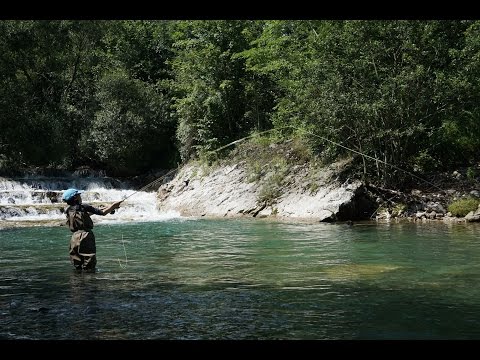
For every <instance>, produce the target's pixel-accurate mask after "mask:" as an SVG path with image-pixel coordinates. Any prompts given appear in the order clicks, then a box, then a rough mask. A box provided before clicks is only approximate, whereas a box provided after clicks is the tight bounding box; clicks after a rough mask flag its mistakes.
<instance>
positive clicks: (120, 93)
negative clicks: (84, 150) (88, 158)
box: [87, 72, 173, 175]
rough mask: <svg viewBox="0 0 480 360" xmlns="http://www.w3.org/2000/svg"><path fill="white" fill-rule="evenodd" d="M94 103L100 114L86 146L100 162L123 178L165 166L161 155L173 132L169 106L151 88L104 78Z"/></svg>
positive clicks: (118, 75)
mask: <svg viewBox="0 0 480 360" xmlns="http://www.w3.org/2000/svg"><path fill="white" fill-rule="evenodd" d="M97 99H98V103H99V108H100V110H99V111H98V112H97V113H96V115H95V119H94V121H93V123H92V128H91V132H90V138H89V139H87V145H88V147H89V148H90V149H93V150H94V154H95V156H98V158H99V160H100V161H101V162H103V163H104V164H105V165H107V167H108V168H109V169H111V170H112V171H114V172H116V173H119V174H123V175H132V174H136V173H138V172H142V171H146V170H147V169H148V168H149V167H150V166H152V165H155V166H165V165H167V164H168V158H165V156H164V153H165V152H167V153H168V151H169V149H168V139H169V136H170V135H171V133H172V131H173V128H172V122H171V119H170V117H169V111H168V108H169V104H168V100H166V99H165V98H164V96H163V95H162V94H161V93H158V92H157V91H156V89H155V87H154V86H151V85H150V86H148V85H146V84H145V83H144V82H143V81H140V80H135V79H131V78H129V77H128V76H127V75H126V74H121V73H118V72H117V73H114V74H107V75H105V76H104V77H103V78H102V79H101V81H100V83H99V92H98V93H97ZM92 156H93V154H92Z"/></svg>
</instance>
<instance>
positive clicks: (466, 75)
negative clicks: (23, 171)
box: [0, 20, 480, 198]
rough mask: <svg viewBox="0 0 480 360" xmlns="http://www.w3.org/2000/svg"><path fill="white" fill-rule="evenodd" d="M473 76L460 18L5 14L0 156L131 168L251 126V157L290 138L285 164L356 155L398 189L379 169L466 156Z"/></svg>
mask: <svg viewBox="0 0 480 360" xmlns="http://www.w3.org/2000/svg"><path fill="white" fill-rule="evenodd" d="M479 77H480V21H472V20H467V21H464V20H441V21H438V20H421V21H418V20H415V21H405V20H394V21H392V20H388V21H380V20H368V21H363V20H346V21H338V20H335V21H328V20H268V21H260V20H208V21H198V20H194V21H190V20H179V21H131V20H126V21H124V20H118V21H117V20H115V21H75V20H68V21H58V20H53V21H48V20H38V21H24V20H5V21H2V22H0V112H1V114H2V116H1V117H0V129H1V131H0V153H1V155H2V162H3V163H4V164H7V163H8V164H20V166H50V165H53V166H57V165H58V166H62V167H75V166H78V165H90V166H94V167H106V168H108V169H109V170H111V171H112V172H116V173H117V174H135V173H138V172H143V171H147V170H148V169H150V168H151V167H159V166H161V167H167V166H172V165H174V164H175V165H177V163H178V162H179V161H180V160H183V161H187V160H188V159H192V158H198V157H200V158H202V159H204V161H206V162H207V163H213V162H215V161H216V160H217V159H218V158H220V157H221V156H225V154H228V153H229V151H230V149H227V150H225V152H218V153H215V154H214V153H213V152H212V151H214V150H216V149H218V148H219V147H221V146H223V145H226V144H228V143H230V142H232V141H235V140H237V139H240V138H243V137H245V136H247V135H248V134H251V133H252V131H256V132H257V133H258V134H259V135H258V137H257V136H255V137H254V139H253V142H252V143H250V144H249V145H248V146H250V147H252V149H253V148H255V147H253V145H252V144H254V142H255V141H256V142H257V148H255V149H256V150H258V149H263V150H261V151H260V152H262V151H264V150H265V151H266V152H267V153H268V152H270V153H269V154H270V155H269V156H270V158H268V157H265V159H268V160H265V161H264V162H263V165H265V164H267V163H268V162H269V161H270V160H271V152H272V151H275V150H274V148H275V146H276V144H280V143H283V142H284V141H286V140H288V139H291V143H290V145H289V147H290V153H289V155H288V156H289V160H288V161H289V162H293V161H296V162H297V163H302V162H307V161H310V160H311V159H312V157H314V156H317V155H318V156H320V157H321V159H323V161H325V162H331V161H334V160H336V159H338V158H341V157H343V156H345V155H348V156H351V155H352V152H354V154H355V156H359V157H358V159H359V161H358V162H357V163H358V164H357V166H358V169H357V171H362V172H363V173H362V176H363V177H364V178H366V179H373V180H376V181H378V182H380V183H383V185H386V186H401V185H402V184H405V183H406V181H407V180H411V179H409V178H408V176H409V175H407V174H406V173H403V172H399V171H394V170H393V168H392V167H391V166H389V165H388V164H390V165H394V166H395V167H399V168H402V169H405V170H409V171H417V172H419V173H422V172H429V171H432V170H443V169H449V168H451V167H453V166H456V167H457V166H459V165H461V166H467V165H468V164H473V163H476V162H477V161H478V151H479V149H480V121H479V119H480V107H479V105H478V104H480V83H479V82H478V78H479ZM272 128H275V129H276V130H277V131H274V132H271V133H269V134H268V136H263V135H262V134H261V132H262V131H264V130H267V129H272ZM248 146H247V147H246V148H248ZM270 146H272V147H271V148H270ZM246 148H245V149H246ZM284 155H285V156H286V155H287V153H285V154H284ZM372 159H378V160H381V161H374V160H372ZM385 163H386V164H385ZM260 164H262V163H261V162H260ZM263 165H262V166H263ZM4 167H5V166H4ZM259 167H260V165H255V163H253V162H252V174H257V175H256V176H253V175H252V177H253V178H256V179H258V178H259V177H260V178H262V177H264V176H266V174H267V173H268V171H269V169H267V168H265V169H263V170H262V171H260V169H259ZM475 176H476V174H474V173H471V177H473V178H474V177H475ZM271 183H272V184H274V183H276V181H274V180H273V179H271ZM312 186H314V185H312ZM274 188H275V186H272V189H271V191H270V190H269V191H268V192H269V193H270V195H269V196H266V197H267V198H272V197H273V195H272V194H274V193H275V191H274ZM265 191H267V189H266V190H265Z"/></svg>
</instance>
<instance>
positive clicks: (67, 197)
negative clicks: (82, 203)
mask: <svg viewBox="0 0 480 360" xmlns="http://www.w3.org/2000/svg"><path fill="white" fill-rule="evenodd" d="M81 193H83V190H77V189H68V190H65V192H64V193H63V196H62V200H63V201H69V200H71V199H73V197H74V196H75V195H77V194H81Z"/></svg>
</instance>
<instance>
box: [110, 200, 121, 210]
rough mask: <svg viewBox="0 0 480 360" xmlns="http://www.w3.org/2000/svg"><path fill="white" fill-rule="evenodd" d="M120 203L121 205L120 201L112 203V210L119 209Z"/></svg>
mask: <svg viewBox="0 0 480 360" xmlns="http://www.w3.org/2000/svg"><path fill="white" fill-rule="evenodd" d="M121 203H122V201H117V202H116V203H113V205H112V207H113V209H118V208H119V207H120V204H121Z"/></svg>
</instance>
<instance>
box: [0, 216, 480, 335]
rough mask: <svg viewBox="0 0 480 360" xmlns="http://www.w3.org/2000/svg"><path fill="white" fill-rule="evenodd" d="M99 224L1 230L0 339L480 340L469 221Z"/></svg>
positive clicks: (475, 233) (477, 245) (479, 270)
mask: <svg viewBox="0 0 480 360" xmlns="http://www.w3.org/2000/svg"><path fill="white" fill-rule="evenodd" d="M114 217H115V215H113V216H112V217H111V218H110V219H114ZM97 220H98V217H94V221H95V222H96V226H95V228H94V232H95V235H96V238H97V258H98V264H97V272H96V273H94V274H88V273H86V274H82V273H80V274H78V273H76V272H74V271H73V268H72V266H71V264H70V263H69V259H68V243H69V239H70V232H69V231H68V229H67V228H66V227H65V226H22V227H5V228H3V229H1V230H0V254H1V255H0V339H48V340H51V339H88V340H91V339H102V340H103V339H121V340H130V339H330V340H334V339H343V340H349V339H480V317H479V315H478V314H479V313H480V287H479V286H478V285H479V279H480V264H479V262H478V259H480V242H479V233H480V227H479V226H478V225H475V224H456V225H446V224H442V223H435V224H429V223H424V224H414V223H390V224H377V223H374V222H366V223H356V224H354V225H353V226H348V225H346V224H323V223H318V224H295V223H285V222H272V221H265V220H260V219H238V220H234V219H222V220H209V219H194V218H181V217H171V216H170V217H169V216H166V217H164V218H162V217H158V218H156V219H153V220H151V221H138V219H137V220H128V219H123V220H122V221H119V222H108V221H104V222H98V221H97Z"/></svg>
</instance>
